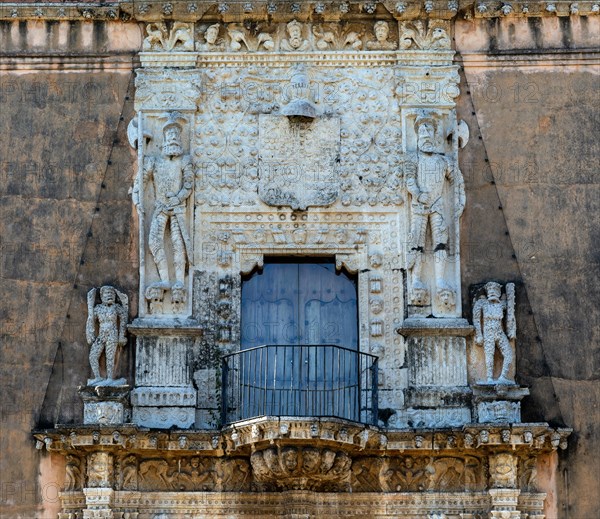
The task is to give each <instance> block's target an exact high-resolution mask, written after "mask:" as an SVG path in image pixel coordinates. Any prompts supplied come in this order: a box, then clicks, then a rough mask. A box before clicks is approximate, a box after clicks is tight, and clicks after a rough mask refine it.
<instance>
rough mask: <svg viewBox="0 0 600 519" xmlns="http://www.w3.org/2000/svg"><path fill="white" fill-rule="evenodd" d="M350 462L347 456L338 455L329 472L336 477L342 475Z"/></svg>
mask: <svg viewBox="0 0 600 519" xmlns="http://www.w3.org/2000/svg"><path fill="white" fill-rule="evenodd" d="M351 463H352V460H351V459H350V458H349V457H348V455H347V454H343V453H339V454H338V455H337V456H336V458H335V461H334V462H333V467H331V472H333V473H334V474H336V475H339V474H342V473H343V472H345V471H346V470H348V469H349V468H350V464H351Z"/></svg>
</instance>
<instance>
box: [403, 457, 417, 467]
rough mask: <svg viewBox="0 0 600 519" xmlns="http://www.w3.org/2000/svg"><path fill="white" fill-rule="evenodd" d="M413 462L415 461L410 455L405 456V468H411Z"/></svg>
mask: <svg viewBox="0 0 600 519" xmlns="http://www.w3.org/2000/svg"><path fill="white" fill-rule="evenodd" d="M414 464H415V462H414V460H413V459H412V458H411V457H410V456H407V457H406V459H405V460H404V466H405V467H406V468H407V469H412V468H413V465H414Z"/></svg>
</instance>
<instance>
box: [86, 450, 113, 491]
mask: <svg viewBox="0 0 600 519" xmlns="http://www.w3.org/2000/svg"><path fill="white" fill-rule="evenodd" d="M112 482H113V455H112V454H110V453H108V452H94V453H92V454H90V455H89V456H88V460H87V483H86V487H90V488H95V487H109V488H110V487H111V486H112Z"/></svg>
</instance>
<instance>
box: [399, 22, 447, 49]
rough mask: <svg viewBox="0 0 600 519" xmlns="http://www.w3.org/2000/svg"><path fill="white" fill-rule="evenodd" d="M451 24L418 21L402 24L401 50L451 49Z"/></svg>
mask: <svg viewBox="0 0 600 519" xmlns="http://www.w3.org/2000/svg"><path fill="white" fill-rule="evenodd" d="M449 33H450V24H449V23H448V22H446V21H442V20H430V21H429V22H427V25H426V22H424V21H422V20H416V21H411V22H402V23H401V24H400V48H401V49H403V50H409V49H411V50H415V49H419V50H434V49H436V50H437V49H450V47H451V42H450V36H449Z"/></svg>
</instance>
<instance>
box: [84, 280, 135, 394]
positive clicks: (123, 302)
mask: <svg viewBox="0 0 600 519" xmlns="http://www.w3.org/2000/svg"><path fill="white" fill-rule="evenodd" d="M117 297H118V298H119V301H120V302H119V303H117ZM100 301H101V302H100V304H95V303H96V289H95V288H92V289H91V290H90V291H89V292H88V295H87V304H88V318H87V323H86V327H85V334H86V339H87V342H88V344H89V345H90V346H91V348H90V366H91V368H92V373H93V374H94V378H93V379H92V380H90V381H88V385H90V386H109V385H121V384H124V383H125V379H119V380H115V379H114V378H113V374H114V369H115V355H116V352H117V346H119V345H122V346H123V345H125V344H127V339H126V338H125V330H126V325H127V314H128V312H129V298H128V297H127V296H126V295H125V294H123V293H122V292H119V291H118V290H117V289H115V288H113V287H111V286H103V287H102V288H101V289H100ZM96 322H97V323H98V328H97V330H98V331H97V333H96ZM102 352H105V355H106V378H102V376H101V375H100V356H101V355H102Z"/></svg>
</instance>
